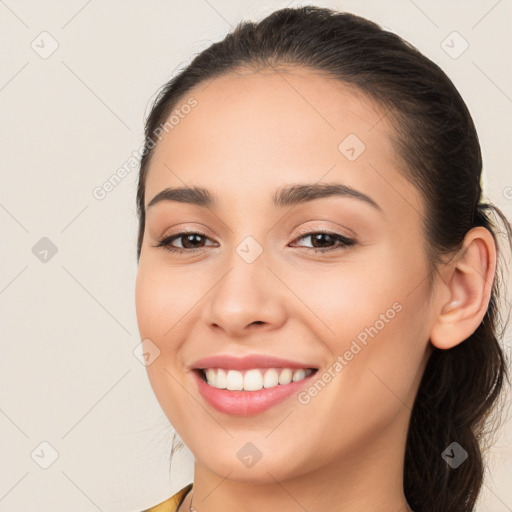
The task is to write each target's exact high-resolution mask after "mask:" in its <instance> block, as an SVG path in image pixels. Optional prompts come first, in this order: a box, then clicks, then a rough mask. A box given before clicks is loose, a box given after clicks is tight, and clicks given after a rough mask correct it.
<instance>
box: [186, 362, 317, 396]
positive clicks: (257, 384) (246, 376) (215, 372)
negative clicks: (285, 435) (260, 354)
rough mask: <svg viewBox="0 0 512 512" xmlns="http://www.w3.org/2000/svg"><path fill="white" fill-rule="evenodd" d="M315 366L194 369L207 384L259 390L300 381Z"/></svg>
mask: <svg viewBox="0 0 512 512" xmlns="http://www.w3.org/2000/svg"><path fill="white" fill-rule="evenodd" d="M317 370H318V369H317V368H285V367H283V368H252V369H248V370H233V369H226V368H196V369H195V370H194V371H195V372H196V373H197V374H198V375H199V376H200V378H201V379H202V380H203V381H204V382H206V383H207V384H208V385H209V386H211V387H213V388H217V389H225V390H228V391H259V390H260V389H264V388H275V387H279V386H285V385H287V384H290V383H291V382H298V381H301V380H303V379H305V378H307V377H309V376H310V375H312V374H314V373H316V372H317Z"/></svg>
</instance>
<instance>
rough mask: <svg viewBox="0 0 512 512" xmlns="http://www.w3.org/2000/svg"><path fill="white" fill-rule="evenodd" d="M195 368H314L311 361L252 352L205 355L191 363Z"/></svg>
mask: <svg viewBox="0 0 512 512" xmlns="http://www.w3.org/2000/svg"><path fill="white" fill-rule="evenodd" d="M191 368H193V369H194V370H198V369H202V368H225V369H228V370H248V369H250V368H314V369H316V367H315V366H313V365H311V364H309V363H301V362H300V361H292V360H290V359H283V358H281V357H274V356H269V355H267V354H251V355H247V356H244V357H235V356H232V355H228V354H225V355H223V354H218V355H215V356H209V357H203V358H201V359H198V360H197V361H194V362H193V363H192V365H191Z"/></svg>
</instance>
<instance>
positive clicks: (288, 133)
mask: <svg viewBox="0 0 512 512" xmlns="http://www.w3.org/2000/svg"><path fill="white" fill-rule="evenodd" d="M191 100H193V102H194V104H195V106H194V107H193V108H183V106H184V105H186V104H187V103H188V104H192V103H191ZM184 112H187V113H186V114H185V113H184ZM173 113H174V114H175V117H174V119H175V120H179V121H178V122H175V123H173V124H172V126H171V128H172V129H169V131H168V133H165V134H164V135H163V137H162V139H161V140H160V142H159V143H158V145H157V147H156V148H155V150H154V154H153V157H152V160H151V165H150V170H149V173H148V176H147V180H146V205H147V204H148V203H149V201H150V200H151V198H152V197H153V196H154V195H155V194H156V193H158V192H159V191H160V190H162V189H163V188H165V187H169V186H183V185H184V184H185V183H186V184H194V185H200V186H204V187H207V188H211V189H212V190H213V191H214V192H215V193H216V195H218V196H219V197H226V198H227V199H228V200H229V201H231V202H233V201H238V202H240V204H244V202H245V204H247V203H246V201H247V200H248V199H250V198H254V197H255V196H259V197H267V200H268V202H269V204H270V201H271V197H270V196H271V192H272V191H273V190H274V189H276V188H278V187H280V186H282V185H283V184H285V183H300V182H319V181H322V180H323V181H329V182H332V181H337V182H340V183H343V184H345V185H347V186H352V187H354V188H359V189H364V190H365V191H366V192H368V193H369V194H373V195H374V196H376V197H379V196H380V195H382V194H383V193H385V192H386V193H389V190H387V191H385V190H384V188H383V187H388V188H389V185H386V180H387V181H389V180H391V181H393V185H394V186H395V188H397V190H396V191H395V194H397V193H398V194H408V195H411V194H412V195H417V191H416V190H415V189H414V187H412V185H411V184H410V183H409V182H408V181H407V180H404V179H403V176H402V175H401V173H400V172H399V170H398V169H399V166H400V165H402V162H401V160H400V159H399V158H398V156H397V155H396V153H395V151H394V150H393V147H392V144H391V139H390V137H391V136H392V134H393V133H394V131H393V124H392V123H393V119H392V117H391V116H390V115H388V112H386V111H385V110H384V109H383V108H382V107H381V106H380V105H378V104H377V103H376V102H375V101H374V100H372V99H371V98H370V97H368V96H366V95H364V94H363V93H361V92H360V91H359V90H358V89H356V88H355V87H353V86H350V85H348V84H346V83H343V82H340V81H339V80H336V79H333V78H329V77H328V76H326V75H325V74H323V75H322V74H319V73H318V72H312V71H309V70H306V69H303V68H277V69H276V70H272V69H265V70H259V71H255V70H251V69H240V70H237V71H236V72H231V73H229V74H226V75H223V76H219V77H216V78H214V79H212V80H209V81H206V82H202V83H200V84H199V85H198V86H196V87H195V88H193V89H192V90H190V91H189V92H188V93H187V94H186V95H185V96H184V97H183V98H182V99H181V100H180V102H179V103H178V104H177V105H176V106H175V109H174V110H173ZM176 114H181V115H176ZM402 189H403V190H402ZM411 200H412V201H416V202H418V205H417V206H418V208H419V207H420V204H419V198H418V197H416V198H412V199H411Z"/></svg>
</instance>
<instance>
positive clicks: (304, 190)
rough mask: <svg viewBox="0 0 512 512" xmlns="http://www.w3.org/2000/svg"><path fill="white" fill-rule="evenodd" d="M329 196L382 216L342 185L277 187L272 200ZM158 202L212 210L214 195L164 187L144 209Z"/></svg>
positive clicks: (278, 203) (280, 203) (287, 202)
mask: <svg viewBox="0 0 512 512" xmlns="http://www.w3.org/2000/svg"><path fill="white" fill-rule="evenodd" d="M331 196H341V197H352V198H355V199H359V200H361V201H364V202H366V203H367V204H369V205H371V206H373V207H374V208H375V209H377V210H378V211H379V212H381V213H382V208H381V207H380V206H379V205H378V204H377V203H376V202H375V201H374V200H373V199H372V198H371V197H369V196H367V195H366V194H363V193H362V192H360V191H358V190H356V189H354V188H352V187H349V186H347V185H342V184H341V183H299V184H293V185H286V186H284V187H281V188H279V189H278V190H277V191H276V192H275V193H274V195H273V197H272V199H273V204H274V206H275V207H276V208H284V207H287V206H295V205H297V204H301V203H306V202H308V201H313V200H314V199H320V198H324V197H331ZM161 201H175V202H178V203H187V204H192V205H196V206H202V207H206V208H214V207H215V205H216V199H215V196H214V195H213V194H212V193H211V192H210V191H209V190H208V189H205V188H202V187H195V186H194V187H179V188H174V187H169V188H165V189H163V190H162V191H160V192H159V193H158V194H157V195H156V196H155V197H153V199H151V201H150V202H149V203H148V206H147V208H150V207H151V206H153V205H155V204H157V203H159V202H161Z"/></svg>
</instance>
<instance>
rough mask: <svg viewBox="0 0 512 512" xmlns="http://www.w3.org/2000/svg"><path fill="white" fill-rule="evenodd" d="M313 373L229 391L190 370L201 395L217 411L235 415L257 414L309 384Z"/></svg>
mask: <svg viewBox="0 0 512 512" xmlns="http://www.w3.org/2000/svg"><path fill="white" fill-rule="evenodd" d="M315 373H316V372H313V373H312V374H311V375H308V376H307V377H305V378H304V379H302V380H299V381H297V382H290V384H278V385H277V386H274V387H272V388H261V389H259V390H258V391H229V390H227V389H219V388H214V387H213V386H210V385H209V384H207V383H206V382H205V381H204V380H203V379H202V378H201V376H200V375H199V373H198V372H197V371H192V374H193V378H194V379H195V381H196V383H197V386H198V388H199V393H201V396H202V397H203V398H204V399H205V400H206V401H207V402H208V403H209V404H210V405H211V406H212V407H214V408H215V409H217V410H218V411H220V412H223V413H226V414H232V415H237V416H251V415H253V414H258V413H260V412H263V411H266V410H267V409H270V408H271V407H273V406H274V405H277V404H279V403H281V402H283V401H284V400H286V399H287V398H289V397H290V396H292V395H293V394H294V393H296V392H297V391H299V390H300V389H301V388H302V387H303V386H305V385H306V384H309V380H310V378H311V377H312V376H313V375H315Z"/></svg>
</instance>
